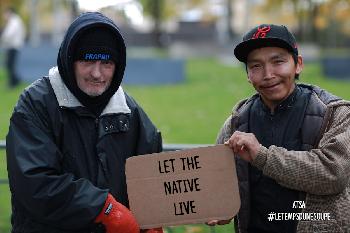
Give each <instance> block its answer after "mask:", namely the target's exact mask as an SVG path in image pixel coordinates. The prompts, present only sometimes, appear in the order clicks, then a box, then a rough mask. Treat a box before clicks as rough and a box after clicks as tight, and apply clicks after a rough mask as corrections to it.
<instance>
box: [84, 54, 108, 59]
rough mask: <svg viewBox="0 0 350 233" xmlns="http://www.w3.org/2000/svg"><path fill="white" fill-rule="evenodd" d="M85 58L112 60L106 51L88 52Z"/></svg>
mask: <svg viewBox="0 0 350 233" xmlns="http://www.w3.org/2000/svg"><path fill="white" fill-rule="evenodd" d="M84 60H110V55H109V54H105V53H86V54H85V56H84Z"/></svg>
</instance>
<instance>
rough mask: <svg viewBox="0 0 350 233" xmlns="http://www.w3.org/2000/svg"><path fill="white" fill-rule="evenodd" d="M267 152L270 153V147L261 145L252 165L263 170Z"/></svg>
mask: <svg viewBox="0 0 350 233" xmlns="http://www.w3.org/2000/svg"><path fill="white" fill-rule="evenodd" d="M267 154H268V149H267V148H266V147H264V146H261V147H260V149H259V151H258V154H257V155H256V157H255V159H254V160H253V161H252V165H253V166H254V167H257V168H259V169H260V170H262V169H263V168H264V166H265V163H266V160H267Z"/></svg>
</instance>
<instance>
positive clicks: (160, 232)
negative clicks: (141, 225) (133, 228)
mask: <svg viewBox="0 0 350 233" xmlns="http://www.w3.org/2000/svg"><path fill="white" fill-rule="evenodd" d="M141 233H163V229H162V228H161V227H160V228H153V229H148V230H141Z"/></svg>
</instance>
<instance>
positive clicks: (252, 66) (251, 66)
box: [249, 64, 261, 69]
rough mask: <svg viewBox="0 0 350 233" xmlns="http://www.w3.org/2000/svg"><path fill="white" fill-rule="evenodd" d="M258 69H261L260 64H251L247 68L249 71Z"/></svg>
mask: <svg viewBox="0 0 350 233" xmlns="http://www.w3.org/2000/svg"><path fill="white" fill-rule="evenodd" d="M259 67H261V65H260V64H252V65H250V66H249V68H250V69H256V68H259Z"/></svg>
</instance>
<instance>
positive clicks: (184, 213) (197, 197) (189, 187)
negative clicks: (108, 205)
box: [125, 145, 240, 229]
mask: <svg viewBox="0 0 350 233" xmlns="http://www.w3.org/2000/svg"><path fill="white" fill-rule="evenodd" d="M125 173H126V182H127V188H128V190H127V191H128V197H129V204H130V209H131V211H132V213H133V214H134V216H135V218H136V219H137V222H138V223H139V224H140V227H141V229H149V228H155V227H161V226H163V227H164V226H174V225H183V224H195V223H204V222H206V221H208V220H212V219H229V218H232V217H233V216H234V214H235V213H237V212H238V209H239V206H240V199H239V191H238V183H237V176H236V170H235V164H234V156H233V152H232V150H231V149H230V148H228V147H227V146H224V145H217V146H211V147H204V148H195V149H189V150H182V151H172V152H162V153H155V154H148V155H140V156H135V157H131V158H128V159H127V161H126V167H125Z"/></svg>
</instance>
